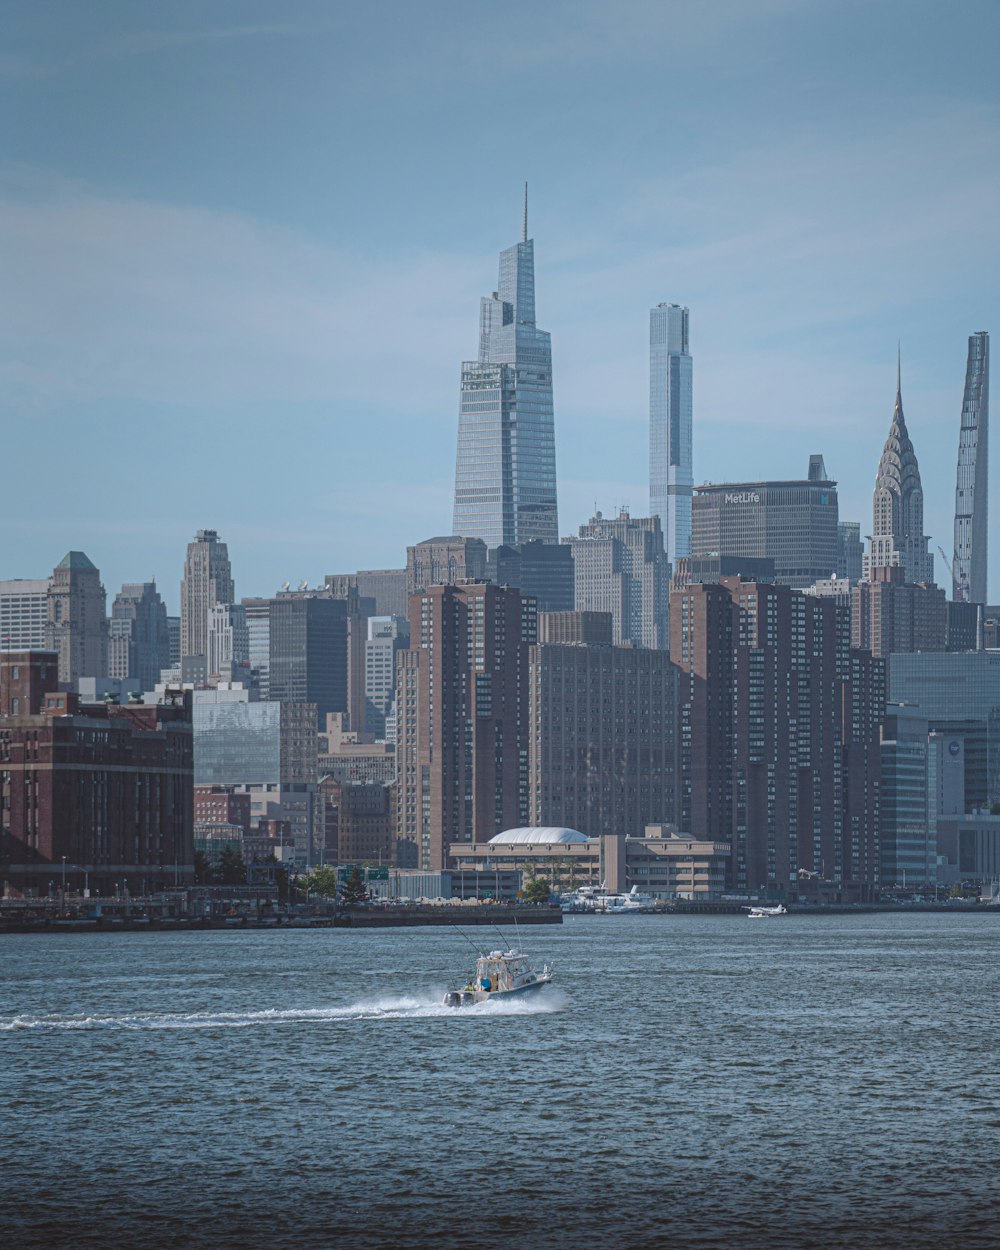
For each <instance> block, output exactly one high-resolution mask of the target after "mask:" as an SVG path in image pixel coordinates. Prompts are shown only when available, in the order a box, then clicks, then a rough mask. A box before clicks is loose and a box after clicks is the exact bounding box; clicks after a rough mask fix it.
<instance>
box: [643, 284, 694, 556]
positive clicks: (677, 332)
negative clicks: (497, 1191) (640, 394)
mask: <svg viewBox="0 0 1000 1250" xmlns="http://www.w3.org/2000/svg"><path fill="white" fill-rule="evenodd" d="M693 403H694V401H693V386H692V363H691V353H690V351H689V349H688V310H687V309H686V308H681V306H680V305H679V304H657V306H656V307H655V308H651V309H650V310H649V514H650V516H658V517H659V518H660V524H661V526H662V527H663V542H664V546H665V547H666V550H667V559H668V560H670V561H673V562H676V560H677V558H678V557H679V556H689V555H690V554H691V488H692V485H693V483H694V465H693V459H692V413H693Z"/></svg>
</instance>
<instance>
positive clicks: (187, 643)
mask: <svg viewBox="0 0 1000 1250" xmlns="http://www.w3.org/2000/svg"><path fill="white" fill-rule="evenodd" d="M235 599H236V592H235V589H234V587H233V571H232V567H231V565H230V563H229V549H228V548H227V547H226V544H225V543H224V542H220V541H219V535H218V534H217V533H216V531H215V530H199V531H198V532H197V534H195V537H194V542H190V543H188V549H187V559H186V560H185V561H184V580H183V581H182V582H181V660H182V661H183V660H184V659H186V658H187V657H188V656H202V657H206V656H207V655H208V614H209V612H210V611H211V610H212V608H214V607H215V605H216V604H217V603H233V602H235Z"/></svg>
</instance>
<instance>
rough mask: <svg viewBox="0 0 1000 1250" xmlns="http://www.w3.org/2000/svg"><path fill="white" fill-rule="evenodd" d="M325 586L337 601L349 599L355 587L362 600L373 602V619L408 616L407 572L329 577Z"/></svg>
mask: <svg viewBox="0 0 1000 1250" xmlns="http://www.w3.org/2000/svg"><path fill="white" fill-rule="evenodd" d="M325 585H326V588H327V590H329V591H330V592H331V593H332V594H333V595H334V597H335V598H337V599H346V598H347V592H348V588H349V587H350V586H352V585H353V586H354V587H355V588H356V589H357V592H358V594H359V595H360V596H361V598H362V599H370V600H372V610H371V612H370V613H369V615H370V616H402V617H405V616H406V613H407V606H406V599H407V596H406V569H358V571H357V572H356V573H328V574H327V576H326V578H325Z"/></svg>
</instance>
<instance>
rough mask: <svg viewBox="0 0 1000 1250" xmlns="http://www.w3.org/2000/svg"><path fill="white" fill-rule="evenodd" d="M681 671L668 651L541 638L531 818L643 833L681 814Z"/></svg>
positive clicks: (531, 686)
mask: <svg viewBox="0 0 1000 1250" xmlns="http://www.w3.org/2000/svg"><path fill="white" fill-rule="evenodd" d="M677 676H678V674H677V670H676V668H675V667H674V666H673V665H672V664H671V663H670V656H669V655H668V653H667V652H666V651H646V650H642V649H639V648H636V647H611V646H606V645H586V644H580V643H569V644H559V643H538V644H537V645H535V646H533V647H532V648H531V650H530V652H529V660H528V699H529V736H528V788H529V799H528V819H529V821H530V823H531V824H532V825H539V826H553V825H560V826H568V827H571V828H574V829H578V830H580V831H582V832H583V833H585V834H586V835H587V836H588V837H597V836H600V835H601V834H610V833H615V834H624V835H628V836H631V837H639V836H640V835H641V833H642V832H643V830H644V828H645V827H646V825H648V824H651V823H655V822H659V823H667V822H672V821H673V820H674V819H675V812H676V735H675V723H676V713H677Z"/></svg>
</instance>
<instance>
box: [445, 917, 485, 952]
mask: <svg viewBox="0 0 1000 1250" xmlns="http://www.w3.org/2000/svg"><path fill="white" fill-rule="evenodd" d="M448 923H449V924H450V925H451V927H452V928H453V929H456V930H458V932H459V933H461V935H462V937H464V938H465V940H466V941H467V942H468V943H469V945H470V946H471V947H472V949H473V950H474V951H475V952H476V954H477V955H479V956H480V957H481V956H482V953H483V952H482V951H481V950H480V949H479V947H478V946H477V945H476V943H475V942H473V940H472V938H470V937H469V935H468V934H467V933H466V932H465V930H464V929H463V928H461V927H460V926H459V925H457V924H456V923H455V922H454V920H449V921H448Z"/></svg>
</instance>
